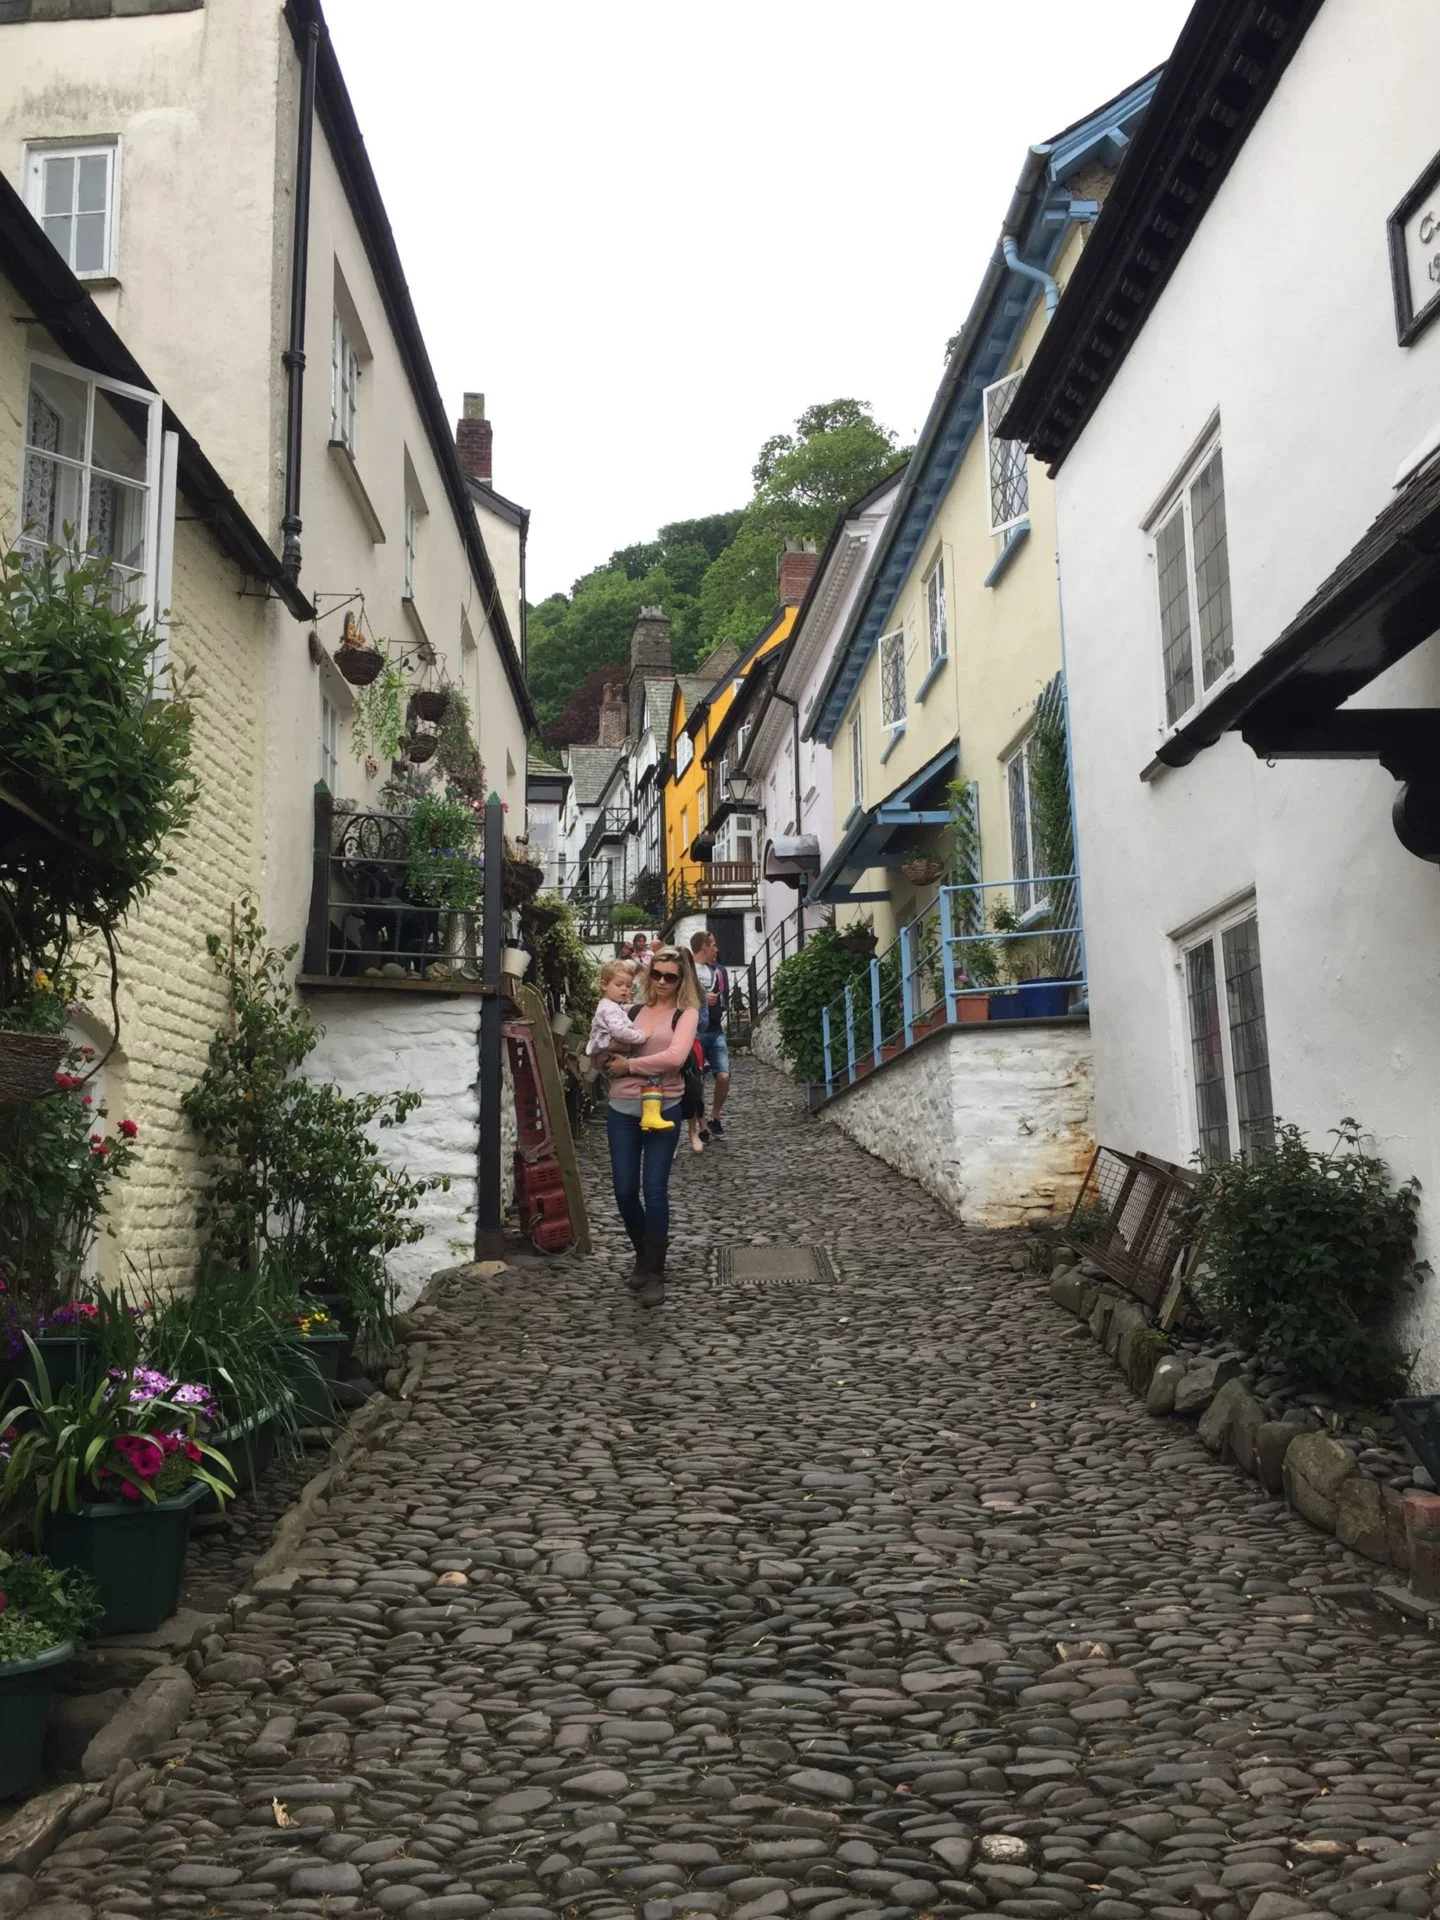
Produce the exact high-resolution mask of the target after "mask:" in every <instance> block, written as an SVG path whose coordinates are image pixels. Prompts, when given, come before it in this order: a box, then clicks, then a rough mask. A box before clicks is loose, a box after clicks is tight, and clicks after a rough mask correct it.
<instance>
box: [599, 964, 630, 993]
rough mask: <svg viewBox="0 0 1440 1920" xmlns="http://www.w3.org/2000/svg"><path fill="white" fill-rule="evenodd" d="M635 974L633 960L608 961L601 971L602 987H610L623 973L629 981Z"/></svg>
mask: <svg viewBox="0 0 1440 1920" xmlns="http://www.w3.org/2000/svg"><path fill="white" fill-rule="evenodd" d="M634 972H635V963H634V961H633V960H607V961H606V962H605V964H604V966H603V967H601V969H600V985H601V986H602V987H608V986H609V984H610V982H611V981H612V980H615V979H618V978H619V976H620V975H621V974H622V973H623V974H624V975H625V978H626V979H627V980H628V979H630V978H631V977H632V975H633V974H634Z"/></svg>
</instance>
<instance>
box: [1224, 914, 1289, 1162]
mask: <svg viewBox="0 0 1440 1920" xmlns="http://www.w3.org/2000/svg"><path fill="white" fill-rule="evenodd" d="M1220 944H1221V948H1222V951H1223V954H1224V960H1225V1002H1226V1015H1227V1018H1228V1020H1229V1023H1230V1059H1231V1064H1232V1067H1233V1070H1234V1076H1235V1129H1236V1132H1237V1134H1238V1136H1239V1141H1238V1145H1239V1151H1240V1152H1241V1153H1242V1154H1243V1155H1244V1156H1245V1157H1246V1159H1250V1158H1253V1156H1254V1155H1255V1154H1257V1153H1259V1152H1261V1151H1262V1150H1263V1149H1264V1148H1266V1147H1268V1146H1271V1145H1272V1144H1273V1142H1274V1139H1275V1110H1274V1109H1275V1102H1274V1098H1273V1096H1272V1094H1271V1091H1270V1044H1269V1040H1268V1038H1267V1036H1266V1032H1265V992H1264V988H1263V986H1262V984H1261V979H1260V923H1259V922H1258V920H1256V919H1255V918H1254V917H1253V916H1252V917H1251V918H1250V919H1249V920H1242V921H1240V922H1239V924H1238V925H1237V926H1233V927H1226V929H1225V931H1224V933H1222V934H1221V936H1220Z"/></svg>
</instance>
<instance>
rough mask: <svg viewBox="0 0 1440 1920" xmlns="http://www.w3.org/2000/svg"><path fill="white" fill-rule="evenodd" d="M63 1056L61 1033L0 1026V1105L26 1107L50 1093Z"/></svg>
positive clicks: (63, 1037)
mask: <svg viewBox="0 0 1440 1920" xmlns="http://www.w3.org/2000/svg"><path fill="white" fill-rule="evenodd" d="M64 1057H65V1036H64V1034H62V1033H16V1032H13V1031H12V1030H11V1029H10V1028H9V1027H0V1107H28V1106H29V1105H30V1104H31V1103H32V1101H35V1100H40V1099H43V1097H44V1096H45V1095H46V1094H47V1093H53V1092H54V1091H55V1075H56V1074H57V1073H58V1072H59V1071H60V1062H61V1061H62V1060H63V1059H64Z"/></svg>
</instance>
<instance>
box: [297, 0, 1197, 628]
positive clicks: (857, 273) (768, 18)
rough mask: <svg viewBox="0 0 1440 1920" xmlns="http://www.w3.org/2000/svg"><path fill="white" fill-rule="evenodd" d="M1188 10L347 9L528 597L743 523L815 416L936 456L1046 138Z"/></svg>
mask: <svg viewBox="0 0 1440 1920" xmlns="http://www.w3.org/2000/svg"><path fill="white" fill-rule="evenodd" d="M397 11H398V12H399V14H400V16H401V17H400V19H399V20H397ZM1187 11H1188V0H1089V4H1088V5H1086V6H1077V5H1075V4H1074V0H1026V4H1023V5H1021V4H1014V3H1012V4H1009V5H1004V6H997V5H995V4H993V0H985V3H984V4H982V0H946V3H945V4H935V3H933V0H886V4H884V5H879V4H873V3H872V4H870V5H866V6H863V7H862V6H859V5H857V4H855V0H730V3H729V4H728V5H726V6H724V7H713V6H706V5H700V4H697V3H696V0H678V4H677V0H664V4H660V3H659V0H620V3H619V4H616V0H611V3H610V4H609V5H596V4H594V0H520V3H519V4H515V5H510V4H507V5H500V4H498V0H409V4H408V5H407V6H405V7H404V8H403V9H401V10H397V8H396V6H395V0H327V16H328V18H329V21H330V25H331V29H332V32H333V34H334V38H335V43H336V46H337V49H338V51H339V55H340V60H341V63H342V65H343V67H344V70H345V75H346V78H347V80H348V82H349V86H350V91H351V93H352V95H353V97H354V101H355V106H356V110H357V112H358V113H359V116H360V124H361V126H362V127H363V129H364V132H365V137H366V141H367V144H368V146H369V149H370V155H371V159H372V162H373V164H374V167H375V170H376V173H377V174H378V176H379V180H380V186H381V190H382V192H383V193H384V195H385V201H386V205H387V207H388V209H389V213H390V219H391V222H392V224H393V226H394V228H395V233H396V237H397V239H398V241H399V246H400V253H401V257H402V259H403V261H404V263H405V268H406V273H407V276H408V278H409V281H410V286H411V290H412V293H413V296H414V300H415V305H416V308H417V309H418V311H419V315H420V323H421V325H422V327H423V328H424V330H425V336H426V339H427V341H428V343H429V348H430V355H431V358H432V360H433V362H434V364H435V371H436V375H437V377H438V379H439V382H440V388H441V391H442V393H443V394H444V396H445V403H446V406H447V407H448V408H449V409H450V412H451V414H452V416H453V415H456V414H458V412H459V408H460V398H461V394H462V392H464V391H465V390H466V389H467V388H469V389H476V390H479V391H481V392H483V393H484V394H485V396H486V405H487V412H488V413H489V415H490V417H491V419H492V420H493V421H494V424H495V484H496V486H497V487H498V488H499V489H500V491H501V492H502V493H504V494H507V495H508V496H509V497H510V498H511V499H513V500H518V501H519V502H521V503H522V504H523V505H524V506H527V507H529V508H530V509H531V513H532V519H531V523H530V549H529V552H530V566H529V586H530V596H531V598H532V600H538V599H541V598H543V597H544V596H545V595H546V594H548V593H553V592H555V591H557V590H560V591H568V589H569V587H570V584H571V582H572V581H573V580H574V579H575V578H576V577H577V575H579V574H581V573H584V572H586V571H588V569H589V568H591V567H592V566H595V565H597V564H598V563H599V562H600V561H602V560H604V559H605V558H606V557H607V556H608V555H609V554H610V553H611V552H612V551H613V550H614V549H615V548H616V547H618V546H624V545H626V544H628V543H629V542H630V541H633V540H643V539H648V538H650V537H651V536H652V535H653V534H654V532H655V529H656V528H657V527H658V526H659V525H660V524H661V523H662V522H665V521H669V520H677V519H686V518H689V517H691V516H692V515H696V514H702V513H711V512H716V511H718V510H720V509H722V508H725V507H731V506H739V505H741V504H743V502H744V501H745V500H746V499H747V498H748V497H749V492H750V468H751V466H752V464H753V462H754V459H755V455H756V452H757V450H758V449H759V446H760V444H761V442H762V441H763V440H765V439H766V438H768V436H769V435H770V434H772V433H778V432H783V431H785V430H787V429H788V428H789V426H790V425H791V423H792V422H793V420H794V418H795V416H796V414H798V413H799V412H800V411H801V409H802V408H804V407H807V406H810V405H811V404H813V403H814V402H816V401H820V400H831V399H835V398H837V397H839V396H841V395H852V396H854V397H855V398H857V399H861V400H869V401H870V402H872V404H873V405H874V408H875V411H876V415H877V417H878V418H879V419H881V420H882V421H884V422H885V423H886V424H887V425H889V426H892V427H894V428H895V429H896V430H897V431H898V432H899V433H900V434H901V435H902V437H903V438H904V439H906V440H911V439H913V438H914V436H915V434H916V433H917V431H918V430H919V427H920V424H921V422H922V420H923V419H924V417H925V413H926V411H927V409H928V406H929V403H930V399H931V397H932V395H933V393H934V390H935V388H936V386H937V385H938V383H939V379H940V375H941V372H942V370H943V369H942V357H943V352H944V345H945V341H946V339H947V338H948V337H949V336H950V334H952V333H953V332H954V331H955V329H956V328H957V327H958V326H959V324H960V322H961V320H962V319H963V317H964V315H965V312H966V310H967V308H968V307H969V304H970V300H971V297H972V295H973V293H974V290H975V288H976V286H977V285H978V283H979V280H980V276H981V274H982V273H983V271H984V267H985V262H986V260H987V258H988V256H989V253H990V250H991V248H992V247H993V246H994V244H995V238H996V235H997V233H998V231H999V226H1000V220H1001V216H1002V214H1003V213H1004V210H1005V206H1006V203H1007V201H1008V199H1009V196H1010V193H1011V191H1012V189H1013V187H1014V184H1015V180H1016V178H1017V176H1018V174H1019V172H1020V167H1021V163H1022V162H1023V160H1024V157H1025V150H1026V148H1027V147H1028V146H1030V145H1031V144H1033V143H1036V142H1039V141H1042V140H1044V139H1045V138H1046V137H1047V136H1049V135H1051V134H1053V133H1055V132H1057V131H1059V130H1060V129H1061V128H1062V127H1064V126H1066V125H1068V124H1069V123H1070V122H1071V121H1073V120H1077V119H1080V118H1081V117H1082V116H1083V115H1084V114H1086V113H1087V112H1089V111H1090V109H1091V108H1093V107H1095V106H1098V105H1099V104H1100V103H1101V102H1103V101H1105V100H1107V99H1109V98H1110V97H1111V96H1112V95H1114V94H1116V93H1118V92H1120V91H1121V90H1122V89H1123V88H1124V87H1126V86H1127V85H1129V83H1130V82H1131V81H1132V80H1134V79H1136V78H1138V77H1139V75H1141V74H1142V73H1145V72H1146V71H1148V69H1150V68H1151V67H1153V66H1156V65H1158V64H1159V63H1160V62H1161V61H1162V60H1163V59H1164V58H1165V56H1166V54H1167V53H1168V52H1169V50H1170V47H1171V45H1172V44H1173V42H1174V39H1175V35H1176V34H1177V33H1178V31H1179V29H1180V25H1181V23H1182V21H1183V20H1184V17H1185V14H1186V12H1187Z"/></svg>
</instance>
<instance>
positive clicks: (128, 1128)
mask: <svg viewBox="0 0 1440 1920" xmlns="http://www.w3.org/2000/svg"><path fill="white" fill-rule="evenodd" d="M120 1131H121V1133H123V1134H124V1136H125V1138H126V1139H127V1140H133V1139H134V1138H135V1136H136V1134H137V1133H139V1131H140V1129H139V1127H137V1126H136V1124H135V1122H134V1121H133V1120H122V1121H121V1122H120Z"/></svg>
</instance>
